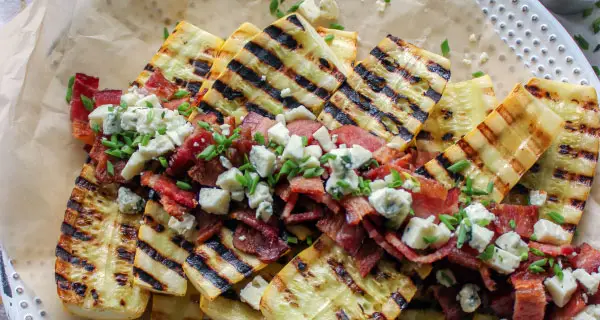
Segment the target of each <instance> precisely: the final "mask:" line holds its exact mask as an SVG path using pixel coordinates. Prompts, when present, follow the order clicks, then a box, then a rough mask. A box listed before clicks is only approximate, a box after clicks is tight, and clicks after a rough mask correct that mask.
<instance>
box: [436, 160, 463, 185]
mask: <svg viewBox="0 0 600 320" xmlns="http://www.w3.org/2000/svg"><path fill="white" fill-rule="evenodd" d="M435 160H436V161H437V162H438V163H439V165H440V166H441V167H442V168H444V171H446V174H448V176H450V178H452V180H454V181H458V180H464V177H463V176H462V175H461V174H460V173H453V172H450V171H448V167H450V166H451V165H453V163H452V162H450V160H448V158H446V155H444V154H443V153H440V154H439V155H438V156H437V157H435Z"/></svg>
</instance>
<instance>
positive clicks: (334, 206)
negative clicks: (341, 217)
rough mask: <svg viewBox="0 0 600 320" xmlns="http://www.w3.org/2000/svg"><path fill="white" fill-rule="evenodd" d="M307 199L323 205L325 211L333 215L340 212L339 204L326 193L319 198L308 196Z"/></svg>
mask: <svg viewBox="0 0 600 320" xmlns="http://www.w3.org/2000/svg"><path fill="white" fill-rule="evenodd" d="M308 197H309V198H311V199H313V200H315V201H316V202H318V203H322V204H324V205H325V206H326V207H327V209H329V210H331V211H332V212H333V213H339V212H340V211H341V210H342V207H341V206H340V204H339V203H338V202H337V201H335V200H334V199H333V198H332V197H331V196H330V195H329V194H328V193H324V194H322V195H320V196H315V195H308ZM282 199H283V198H282Z"/></svg>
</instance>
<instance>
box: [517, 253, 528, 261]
mask: <svg viewBox="0 0 600 320" xmlns="http://www.w3.org/2000/svg"><path fill="white" fill-rule="evenodd" d="M519 258H520V259H521V261H525V260H527V259H529V254H528V253H527V252H523V253H521V255H520V256H519Z"/></svg>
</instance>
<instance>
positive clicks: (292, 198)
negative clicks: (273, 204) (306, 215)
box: [281, 188, 298, 221]
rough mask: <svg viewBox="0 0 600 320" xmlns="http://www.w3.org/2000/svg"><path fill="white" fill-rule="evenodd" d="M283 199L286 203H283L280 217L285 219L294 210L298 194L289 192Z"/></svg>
mask: <svg viewBox="0 0 600 320" xmlns="http://www.w3.org/2000/svg"><path fill="white" fill-rule="evenodd" d="M288 189H289V188H288ZM282 199H283V198H282ZM284 201H285V202H286V203H285V207H284V208H283V213H282V214H281V218H282V219H283V220H284V221H285V220H286V219H288V218H289V217H290V216H291V215H292V211H293V210H294V207H295V206H296V201H298V194H297V193H290V194H289V196H288V197H287V200H284Z"/></svg>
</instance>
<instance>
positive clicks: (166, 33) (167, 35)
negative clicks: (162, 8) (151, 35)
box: [163, 27, 169, 40]
mask: <svg viewBox="0 0 600 320" xmlns="http://www.w3.org/2000/svg"><path fill="white" fill-rule="evenodd" d="M168 37H169V29H167V27H164V28H163V39H165V40H167V38H168Z"/></svg>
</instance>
